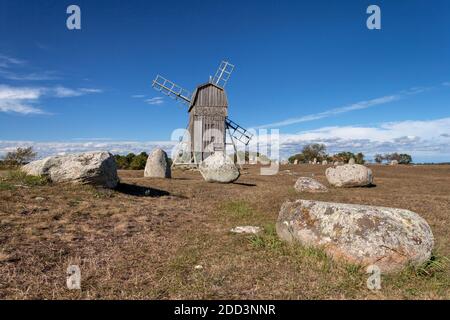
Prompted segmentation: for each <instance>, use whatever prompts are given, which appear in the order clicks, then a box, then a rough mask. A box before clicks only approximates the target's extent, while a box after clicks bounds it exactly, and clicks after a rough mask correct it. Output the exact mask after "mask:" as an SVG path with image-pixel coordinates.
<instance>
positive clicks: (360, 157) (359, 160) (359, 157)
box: [355, 152, 366, 164]
mask: <svg viewBox="0 0 450 320" xmlns="http://www.w3.org/2000/svg"><path fill="white" fill-rule="evenodd" d="M355 162H356V163H357V164H364V163H365V162H366V161H365V160H364V154H363V153H362V152H358V153H357V154H356V156H355Z"/></svg>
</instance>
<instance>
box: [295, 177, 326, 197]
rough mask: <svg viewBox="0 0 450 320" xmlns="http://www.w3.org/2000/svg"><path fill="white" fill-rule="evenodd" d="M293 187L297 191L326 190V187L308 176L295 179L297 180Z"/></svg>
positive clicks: (316, 191)
mask: <svg viewBox="0 0 450 320" xmlns="http://www.w3.org/2000/svg"><path fill="white" fill-rule="evenodd" d="M294 189H295V190H296V191H298V192H312V193H319V192H328V188H327V187H325V186H324V185H323V184H321V183H320V182H319V181H317V180H315V179H313V178H309V177H300V178H298V179H297V182H296V183H295V185H294Z"/></svg>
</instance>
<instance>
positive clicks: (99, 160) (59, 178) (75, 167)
mask: <svg viewBox="0 0 450 320" xmlns="http://www.w3.org/2000/svg"><path fill="white" fill-rule="evenodd" d="M22 171H23V172H25V173H26V174H29V175H33V176H44V177H47V178H48V179H49V180H50V181H52V182H71V183H78V184H90V185H98V186H103V187H106V188H115V187H116V186H117V184H118V183H119V178H118V176H117V167H116V161H115V160H114V157H113V155H112V154H110V153H109V152H86V153H81V154H71V155H64V156H54V157H47V158H44V159H41V160H37V161H33V162H30V163H29V164H27V165H25V166H23V167H22Z"/></svg>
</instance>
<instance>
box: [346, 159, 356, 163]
mask: <svg viewBox="0 0 450 320" xmlns="http://www.w3.org/2000/svg"><path fill="white" fill-rule="evenodd" d="M355 163H356V162H355V158H350V159H349V160H348V164H355Z"/></svg>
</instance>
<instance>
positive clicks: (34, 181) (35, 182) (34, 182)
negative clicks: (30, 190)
mask: <svg viewBox="0 0 450 320" xmlns="http://www.w3.org/2000/svg"><path fill="white" fill-rule="evenodd" d="M1 183H2V185H3V188H10V187H14V186H16V185H25V186H28V187H36V186H44V185H46V184H48V183H49V180H48V179H47V178H46V177H41V176H30V175H27V174H26V173H25V172H22V171H20V170H12V171H9V172H8V174H7V175H6V177H5V178H4V179H3V181H2V182H1Z"/></svg>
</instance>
